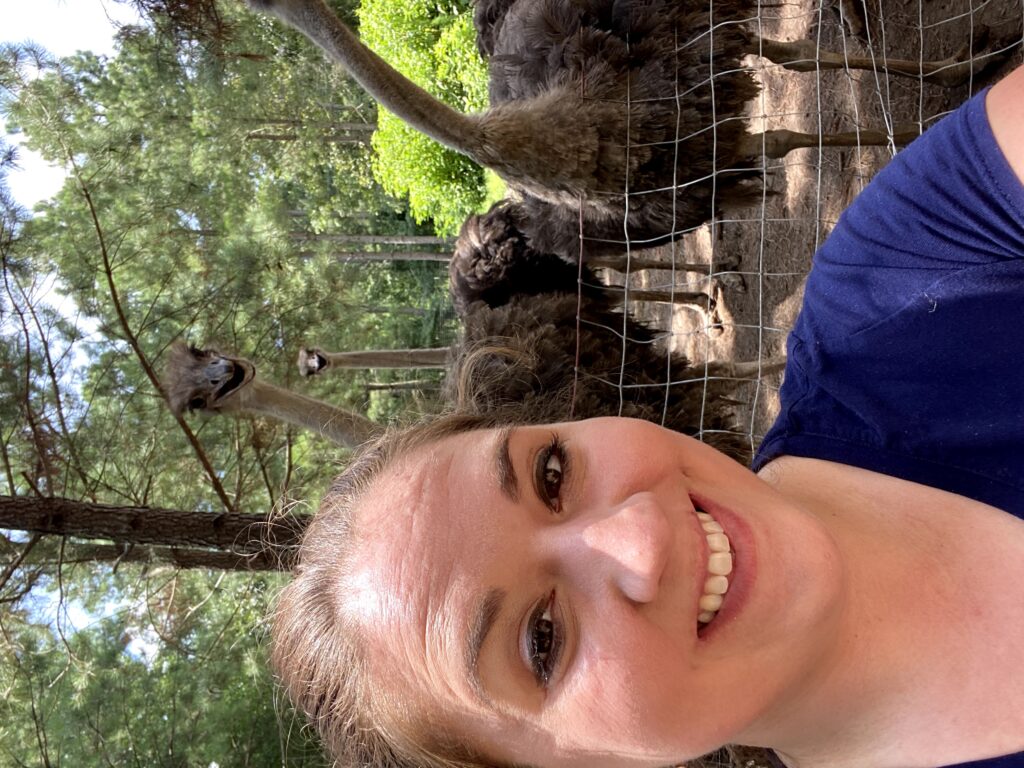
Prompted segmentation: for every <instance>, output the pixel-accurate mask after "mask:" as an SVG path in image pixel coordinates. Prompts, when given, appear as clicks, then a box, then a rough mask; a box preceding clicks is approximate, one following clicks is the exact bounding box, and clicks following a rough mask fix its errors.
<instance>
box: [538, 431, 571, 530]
mask: <svg viewBox="0 0 1024 768" xmlns="http://www.w3.org/2000/svg"><path fill="white" fill-rule="evenodd" d="M565 464H566V457H565V449H564V447H563V445H562V443H561V442H560V441H559V440H558V438H557V437H552V439H551V442H550V443H549V444H548V445H547V446H546V447H545V448H544V449H543V450H542V451H541V452H540V453H538V454H537V462H536V466H535V467H534V484H535V485H536V486H537V495H538V496H540V498H541V500H542V501H543V502H544V503H545V504H546V505H547V506H548V507H549V508H550V509H551V510H552V511H554V512H559V511H561V503H560V502H559V496H560V494H561V492H562V478H563V475H564V472H565Z"/></svg>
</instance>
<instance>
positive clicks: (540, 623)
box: [526, 591, 562, 688]
mask: <svg viewBox="0 0 1024 768" xmlns="http://www.w3.org/2000/svg"><path fill="white" fill-rule="evenodd" d="M554 604H555V593H554V591H552V592H551V594H550V595H549V596H548V598H547V600H545V601H543V602H542V603H541V604H540V605H538V606H537V607H536V608H535V609H534V611H533V614H532V615H531V616H530V621H529V624H528V626H527V630H526V634H527V636H526V653H527V657H528V661H529V664H530V669H531V670H532V671H533V676H534V678H535V679H536V680H537V684H538V685H539V686H540V687H541V688H547V687H548V684H549V683H550V682H551V676H552V674H553V673H554V671H555V667H556V665H557V664H558V655H559V652H560V651H561V649H562V633H561V629H560V628H559V626H558V624H557V623H556V622H555V619H554V617H553V615H552V610H553V608H554Z"/></svg>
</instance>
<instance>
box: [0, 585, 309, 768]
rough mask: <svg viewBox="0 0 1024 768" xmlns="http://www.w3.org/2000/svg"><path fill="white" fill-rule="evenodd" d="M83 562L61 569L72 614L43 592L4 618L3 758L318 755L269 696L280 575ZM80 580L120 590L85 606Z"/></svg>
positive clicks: (95, 761) (159, 760)
mask: <svg viewBox="0 0 1024 768" xmlns="http://www.w3.org/2000/svg"><path fill="white" fill-rule="evenodd" d="M82 568H83V567H82V566H75V567H67V566H66V571H67V572H66V574H65V579H66V581H67V583H70V584H72V585H79V586H77V587H76V586H72V587H71V588H70V592H69V593H66V594H65V595H64V605H73V606H76V608H77V610H75V611H74V612H73V613H72V615H71V617H68V616H63V617H61V616H58V617H57V619H56V620H54V617H53V616H52V614H51V609H50V608H49V607H48V606H46V604H45V603H46V601H40V602H38V603H37V604H35V605H34V606H33V607H32V608H30V609H28V610H20V611H15V612H12V613H10V614H8V615H7V616H6V617H5V618H4V619H3V622H2V623H3V630H4V636H5V638H6V642H5V644H4V645H3V646H0V685H2V686H3V689H4V691H5V692H6V695H5V696H4V697H3V700H2V701H0V745H2V746H0V755H2V757H0V760H2V761H3V764H4V765H75V766H110V765H140V766H149V765H154V766H155V765H167V766H209V765H212V764H217V765H219V766H221V768H229V766H253V767H256V766H261V767H264V768H274V767H276V766H281V765H288V766H291V768H298V767H299V766H306V767H308V768H321V766H324V765H325V760H324V759H323V758H322V757H321V756H320V755H318V754H317V750H316V747H315V745H313V744H312V743H311V742H310V740H309V738H308V735H307V734H306V733H304V732H303V731H302V730H301V729H300V728H299V727H298V724H297V723H295V722H293V720H292V717H293V716H292V715H290V714H288V713H285V712H281V711H278V710H277V709H276V707H275V693H274V687H273V682H272V681H271V678H270V674H269V671H268V669H267V664H266V660H265V658H264V657H265V654H264V649H263V647H262V635H263V634H264V630H263V629H262V626H263V620H262V614H263V611H264V606H265V604H266V600H267V594H268V592H269V591H270V590H272V589H274V588H275V587H274V585H275V584H276V583H277V582H278V581H279V578H277V577H274V578H267V577H252V576H242V575H240V574H231V575H226V576H224V575H208V574H202V573H197V572H189V573H177V574H176V573H174V572H172V571H166V570H163V571H161V570H157V571H154V572H152V573H148V574H144V575H141V576H140V574H139V572H138V571H137V570H135V569H131V568H128V569H125V572H124V573H121V574H117V575H113V576H111V575H109V574H107V575H101V574H97V573H96V572H95V569H91V568H90V569H88V570H90V571H92V572H91V573H89V574H78V573H77V571H79V570H82ZM83 577H84V578H83ZM39 586H40V587H43V586H50V587H53V586H54V585H53V584H40V585H39ZM84 587H88V589H89V593H90V594H92V595H95V594H97V593H100V594H102V593H109V594H113V595H116V597H117V599H116V601H110V600H108V601H107V602H106V603H105V604H103V605H101V606H96V605H94V606H93V608H92V610H95V611H97V612H96V613H89V612H86V609H85V604H84V603H83V602H81V598H82V597H83V596H84V595H82V594H80V590H81V589H82V588H84ZM47 596H48V597H55V595H53V594H52V593H47ZM91 602H94V603H95V601H91ZM89 619H91V620H92V623H91V624H89V625H87V626H77V627H76V626H75V623H76V621H77V622H79V623H82V622H83V620H89Z"/></svg>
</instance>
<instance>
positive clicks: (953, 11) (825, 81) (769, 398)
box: [631, 0, 1024, 444]
mask: <svg viewBox="0 0 1024 768" xmlns="http://www.w3.org/2000/svg"><path fill="white" fill-rule="evenodd" d="M842 4H843V6H844V8H846V9H848V8H849V7H856V8H860V9H863V7H864V5H865V4H866V6H867V7H868V9H869V17H868V20H867V21H868V23H867V27H866V32H865V33H864V34H863V35H862V36H859V37H852V36H850V35H848V34H844V28H845V27H844V25H843V24H842V23H841V22H840V15H839V5H840V3H839V2H833V3H830V2H827V0H826V2H824V3H823V5H824V7H821V6H820V5H819V4H818V3H816V2H812V0H802V1H801V2H797V3H781V4H777V5H775V6H773V7H770V8H769V7H766V8H764V9H763V11H762V14H761V26H762V36H764V37H768V38H774V39H779V40H787V41H789V40H800V39H810V40H814V41H816V42H817V44H818V46H819V48H820V50H822V51H835V52H839V53H844V52H845V54H846V56H847V57H854V56H867V57H873V61H874V62H875V68H874V69H873V70H866V71H865V70H857V71H854V70H852V69H850V70H847V69H840V70H833V71H821V72H817V73H816V72H808V73H796V72H791V71H787V70H784V69H783V68H781V67H779V66H778V65H775V64H772V63H771V62H768V61H766V60H762V59H757V58H752V59H751V61H750V64H751V66H753V67H755V68H756V69H757V70H758V71H759V73H760V74H759V76H760V79H761V82H762V84H763V93H762V96H761V98H760V99H759V100H757V101H756V102H755V103H754V104H753V105H752V107H751V110H750V122H751V129H752V130H755V131H756V130H759V129H764V130H767V129H776V128H788V129H790V130H797V131H802V132H807V133H811V134H815V135H817V134H819V133H821V132H826V133H827V132H835V131H863V130H865V129H872V128H881V129H885V128H886V126H889V127H890V128H892V127H897V128H899V127H901V126H911V127H914V128H917V129H921V128H926V127H927V126H929V125H930V124H932V123H933V122H934V121H935V120H936V119H938V118H939V117H941V116H942V115H943V114H944V113H946V112H948V111H949V110H950V109H952V108H954V107H955V106H957V105H958V104H960V103H961V102H963V101H964V100H965V99H966V98H968V97H969V96H970V94H972V93H975V92H977V91H978V90H979V89H981V88H983V87H984V86H986V85H988V84H990V83H992V82H994V81H995V80H998V79H999V76H1000V75H1002V74H1005V73H1006V72H1008V71H1009V70H1010V69H1012V68H1013V66H1015V65H1016V64H1019V63H1020V62H1021V59H1022V52H1024V45H1022V33H1021V26H1022V18H1024V6H1022V3H1021V2H1020V0H988V1H987V2H983V1H982V0H867V2H866V3H862V2H861V0H846V1H845V2H843V3H842ZM860 18H861V19H863V16H861V17H860ZM986 28H988V29H989V30H990V31H989V33H988V38H989V41H988V42H987V43H984V44H979V40H980V38H982V37H983V36H984V35H985V31H984V30H985V29H986ZM972 39H973V41H974V42H973V43H972ZM869 41H870V42H869ZM993 47H994V48H995V49H997V50H998V49H1003V50H1004V51H1005V54H1003V55H1002V56H999V57H991V58H990V59H989V60H990V61H991V66H989V67H988V68H987V69H986V70H985V71H984V72H983V73H981V74H980V75H977V76H975V77H973V78H972V81H971V82H969V83H967V84H964V85H961V86H957V87H953V88H945V87H942V86H939V85H936V84H933V83H929V82H922V81H921V80H920V78H916V77H909V78H908V77H898V76H891V75H890V76H887V75H885V74H884V73H883V71H884V67H885V62H886V61H887V60H892V59H895V58H903V59H910V60H912V61H918V60H920V59H924V60H929V59H945V58H948V57H950V56H955V55H956V56H959V57H966V56H973V57H975V58H980V57H983V56H985V55H986V53H987V52H988V51H989V50H991V49H992V48H993ZM892 150H893V148H890V147H867V146H861V147H851V148H848V149H834V148H824V149H819V148H817V147H815V148H810V149H802V150H797V151H795V152H792V153H790V154H789V155H787V156H786V157H785V158H784V159H783V160H771V161H767V165H766V167H767V169H768V172H767V174H766V184H765V186H766V189H767V190H768V191H770V192H771V193H772V194H771V195H770V196H767V197H766V199H765V201H764V204H763V206H761V207H760V208H756V207H755V208H751V209H749V210H745V211H741V212H739V214H738V215H733V216H731V217H730V218H729V219H728V220H723V221H717V222H715V223H714V224H712V225H708V226H705V227H703V228H701V230H699V231H697V232H695V233H693V234H690V235H687V236H686V237H684V238H683V239H682V240H681V241H679V242H678V243H676V244H674V246H663V247H662V248H659V249H652V250H651V251H649V252H647V253H645V254H643V255H656V256H658V257H660V258H666V259H671V258H673V257H674V258H675V259H676V261H677V263H681V262H683V261H703V262H707V263H710V262H711V260H712V258H713V260H714V262H715V263H728V262H729V261H730V260H731V259H733V258H738V259H739V263H740V268H739V271H740V273H741V274H742V279H740V278H738V277H737V276H736V275H718V276H711V277H709V275H708V273H704V274H698V273H694V272H689V273H687V272H677V273H676V274H675V284H676V287H677V289H678V290H691V291H692V290H707V289H708V287H709V286H710V289H711V292H712V294H713V295H714V296H715V297H716V299H717V307H716V309H715V311H714V313H712V314H710V315H709V314H708V313H706V312H703V311H700V310H697V309H694V308H690V307H676V308H674V309H673V308H672V307H671V306H670V305H664V304H651V303H638V304H636V305H634V307H633V311H634V312H635V313H636V314H637V315H638V316H639V317H641V318H642V319H645V320H648V321H650V322H651V323H652V324H653V325H655V326H656V327H658V328H663V329H668V328H671V338H670V344H671V345H672V346H673V348H674V349H676V350H678V351H682V352H685V353H686V354H687V355H688V356H689V357H690V359H691V360H722V359H729V360H752V361H756V360H760V361H768V360H770V359H772V358H776V357H778V356H780V355H783V354H784V353H785V340H786V335H787V333H788V331H789V329H790V328H791V326H792V324H793V320H794V318H795V315H796V312H797V310H798V308H799V303H800V299H801V295H802V285H803V279H804V276H805V275H806V273H807V271H808V269H809V268H810V264H811V257H812V255H813V253H814V251H815V249H816V247H817V246H818V245H819V244H820V243H821V242H822V240H823V239H824V238H825V237H826V236H827V235H828V233H829V232H830V231H831V228H832V226H833V225H834V223H835V221H836V220H837V218H838V217H839V215H840V213H841V212H842V210H843V209H844V208H845V207H846V206H847V205H848V204H849V203H850V201H851V200H852V199H853V198H854V197H855V196H856V194H857V193H858V192H859V191H860V190H861V189H862V188H863V187H864V185H865V184H867V182H868V181H869V180H870V179H871V177H872V176H873V175H874V174H875V173H876V172H877V171H878V170H879V169H880V168H882V167H883V166H884V165H885V163H886V162H887V161H888V160H889V159H890V158H891V156H892ZM684 254H685V258H684ZM671 280H672V273H671V272H665V271H660V270H658V271H647V272H641V273H637V274H636V275H633V276H632V277H631V285H635V286H637V287H640V286H644V287H649V288H667V287H668V283H669V282H670V281H671ZM780 384H781V374H771V375H767V376H764V377H762V378H761V379H760V381H759V382H757V383H752V384H751V385H750V386H749V391H748V392H747V393H746V398H745V399H746V401H747V403H748V406H747V407H748V414H749V418H748V420H747V421H748V428H749V430H750V436H751V438H752V440H753V441H754V442H755V444H756V442H758V441H759V438H760V436H762V435H763V434H764V432H765V431H766V430H767V428H768V427H769V426H770V425H771V422H772V420H773V419H774V416H775V414H776V412H777V408H778V398H777V392H778V387H779V385H780Z"/></svg>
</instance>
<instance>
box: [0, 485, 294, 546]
mask: <svg viewBox="0 0 1024 768" xmlns="http://www.w3.org/2000/svg"><path fill="white" fill-rule="evenodd" d="M308 522H309V519H308V518H303V517H297V516H291V515H289V516H282V517H278V518H275V519H273V520H268V519H267V518H266V517H264V516H262V515H245V514H239V513H236V512H221V513H212V512H199V511H186V510H179V509H161V508H157V507H115V506H109V505H106V504H91V503H89V502H84V501H74V500H73V499H63V498H45V497H44V498H37V497H27V496H0V528H7V529H10V530H16V531H27V532H29V533H39V534H44V535H52V536H73V537H75V538H79V539H102V540H109V541H114V542H115V543H117V544H153V545H157V546H160V547H170V548H182V549H186V550H191V549H194V548H197V547H198V548H204V547H205V548H208V549H212V550H216V551H219V552H221V553H223V554H224V555H229V554H230V555H232V556H234V557H237V558H241V557H243V556H246V555H256V556H261V557H267V558H272V559H273V558H280V559H283V560H285V561H287V560H289V559H290V557H291V556H292V554H293V553H294V550H295V548H296V547H297V545H298V542H299V539H300V538H301V536H302V532H303V531H304V530H305V528H306V525H307V524H308ZM184 556H185V555H184V554H183V555H182V557H184Z"/></svg>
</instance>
